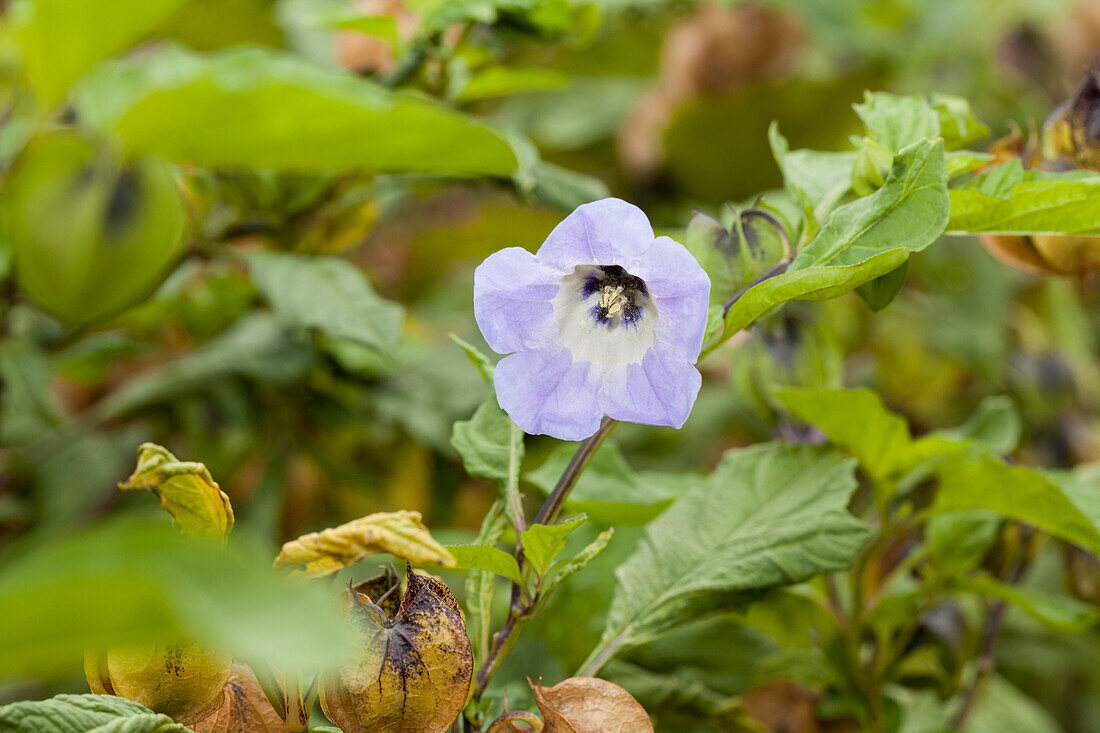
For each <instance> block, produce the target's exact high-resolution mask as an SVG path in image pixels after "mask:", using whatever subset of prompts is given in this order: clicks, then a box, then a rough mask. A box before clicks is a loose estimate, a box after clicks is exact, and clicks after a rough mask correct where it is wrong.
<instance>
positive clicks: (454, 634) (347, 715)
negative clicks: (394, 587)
mask: <svg viewBox="0 0 1100 733" xmlns="http://www.w3.org/2000/svg"><path fill="white" fill-rule="evenodd" d="M372 582H373V581H367V583H372ZM360 585H366V584H360ZM368 595H369V589H368ZM348 616H349V618H350V619H351V620H352V622H353V623H354V624H355V626H356V629H357V631H358V632H359V639H360V644H361V647H360V649H359V652H358V654H357V656H356V658H355V659H354V660H353V661H352V662H349V663H348V664H346V665H345V666H344V667H342V668H341V669H339V670H337V671H335V672H329V673H326V674H324V675H322V678H321V707H322V708H323V709H324V711H325V715H327V716H328V718H329V720H331V721H332V722H333V723H335V724H336V725H338V726H339V727H340V729H341V730H342V731H344V733H443V731H446V730H447V729H448V728H450V726H451V723H453V722H454V720H455V718H456V717H457V716H458V714H459V712H460V711H461V710H462V707H463V705H465V703H466V698H467V695H468V693H469V689H470V680H471V678H472V676H473V666H474V662H473V652H472V650H471V648H470V640H469V638H468V637H467V636H466V627H465V624H464V622H463V620H462V613H461V611H460V610H459V607H458V601H457V600H455V597H454V595H453V594H452V593H451V591H450V589H448V588H447V586H446V585H444V584H443V583H442V582H441V581H439V580H436V579H435V578H432V577H430V576H427V575H422V574H419V573H414V572H413V571H412V568H411V567H409V569H408V572H407V587H406V589H405V594H404V597H403V598H401V605H400V607H399V609H398V612H397V615H396V616H394V617H392V618H390V617H389V616H388V615H387V614H386V613H385V612H384V611H383V610H382V609H381V608H379V607H378V606H376V605H375V604H373V603H371V602H368V601H367V600H366V595H364V594H363V593H360V592H358V591H356V590H355V589H354V588H353V589H352V592H351V593H349V607H348Z"/></svg>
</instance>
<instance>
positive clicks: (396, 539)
mask: <svg viewBox="0 0 1100 733" xmlns="http://www.w3.org/2000/svg"><path fill="white" fill-rule="evenodd" d="M381 553H388V554H390V555H394V556H396V557H399V558H401V559H402V560H405V561H406V562H410V563H413V564H415V565H425V564H429V563H435V564H438V565H443V566H445V567H454V565H455V559H454V558H453V557H452V556H451V553H449V552H447V549H446V548H445V547H443V545H441V544H439V543H438V542H436V541H435V540H434V539H432V536H431V534H430V533H429V532H428V528H427V527H425V526H424V523H423V522H422V521H421V515H420V512H405V511H402V512H380V513H378V514H369V515H367V516H365V517H360V518H359V519H356V520H354V521H351V522H348V523H347V524H342V525H340V526H339V527H333V528H332V529H326V530H323V531H321V532H313V533H311V534H307V535H302V536H301V537H299V538H298V539H296V540H294V541H293V542H287V543H286V544H285V545H283V549H282V551H281V552H280V553H279V556H278V557H277V558H275V566H276V567H292V568H295V574H300V575H308V576H312V577H322V576H325V575H331V574H332V573H335V572H336V571H338V570H341V569H342V568H346V567H348V566H349V565H354V564H355V563H357V562H359V561H360V560H362V559H363V558H365V557H367V556H369V555H377V554H381Z"/></svg>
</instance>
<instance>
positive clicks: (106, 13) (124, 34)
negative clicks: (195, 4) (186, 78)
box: [11, 0, 187, 112]
mask: <svg viewBox="0 0 1100 733" xmlns="http://www.w3.org/2000/svg"><path fill="white" fill-rule="evenodd" d="M186 2H187V0H102V2H94V3H89V2H84V1H83V0H23V2H20V3H18V4H16V5H15V6H14V7H13V8H12V16H11V18H12V21H13V25H14V27H15V38H16V42H17V43H18V45H19V48H20V50H21V51H22V55H23V72H24V74H25V75H26V77H27V80H28V81H29V82H30V84H31V87H32V88H33V89H34V93H35V96H36V97H37V98H38V102H39V104H41V106H42V108H43V111H44V112H48V111H50V110H51V109H52V108H53V107H55V106H57V105H58V104H59V103H60V102H61V101H62V100H63V99H64V97H65V93H66V91H68V89H69V86H70V85H71V84H72V83H73V82H75V81H76V80H77V79H79V78H80V77H81V76H82V75H83V74H84V72H86V71H87V70H88V69H90V68H92V67H93V66H95V65H96V64H97V63H99V62H100V61H103V60H104V59H108V58H110V57H112V56H115V55H117V54H119V53H121V52H123V51H125V50H126V49H128V48H129V47H130V46H132V45H133V44H135V43H137V42H138V41H140V40H142V39H143V38H145V37H146V36H148V35H149V34H150V33H152V32H153V31H155V30H156V29H157V27H158V26H160V25H161V24H162V23H163V22H164V21H165V20H167V19H168V18H169V17H170V16H171V15H172V14H173V13H175V12H176V11H177V10H179V9H180V8H181V7H183V5H185V4H186ZM62 50H63V52H62Z"/></svg>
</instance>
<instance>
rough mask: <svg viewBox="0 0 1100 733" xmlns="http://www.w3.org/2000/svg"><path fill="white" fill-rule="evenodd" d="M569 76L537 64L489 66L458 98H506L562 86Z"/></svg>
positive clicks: (469, 83)
mask: <svg viewBox="0 0 1100 733" xmlns="http://www.w3.org/2000/svg"><path fill="white" fill-rule="evenodd" d="M568 84H569V77H568V76H566V75H565V74H563V73H561V72H560V71H554V70H553V69H542V68H538V67H529V68H522V67H514V66H490V67H489V68H487V69H484V70H483V71H479V72H477V73H475V74H474V75H473V76H472V77H471V78H470V81H469V82H467V83H466V86H464V87H463V88H462V91H461V92H460V93H459V95H458V101H460V102H469V101H472V100H475V99H489V98H492V97H505V96H507V95H509V94H516V93H519V92H532V91H544V90H547V89H561V88H562V87H564V86H566V85H568Z"/></svg>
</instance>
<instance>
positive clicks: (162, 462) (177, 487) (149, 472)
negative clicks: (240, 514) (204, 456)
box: [118, 443, 233, 540]
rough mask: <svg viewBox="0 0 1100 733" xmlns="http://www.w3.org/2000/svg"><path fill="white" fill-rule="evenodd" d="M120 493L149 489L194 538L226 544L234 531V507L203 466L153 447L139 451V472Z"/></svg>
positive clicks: (163, 449) (180, 525)
mask: <svg viewBox="0 0 1100 733" xmlns="http://www.w3.org/2000/svg"><path fill="white" fill-rule="evenodd" d="M118 487H119V488H120V489H148V490H149V491H151V492H153V494H154V495H155V496H156V497H157V498H158V499H160V505H161V507H163V508H164V509H165V511H167V512H168V513H169V514H171V515H172V518H173V519H175V520H176V524H177V525H178V526H179V528H180V529H182V530H183V531H184V532H186V533H187V534H189V535H192V536H194V537H209V538H211V539H219V540H224V539H225V538H226V537H228V536H229V532H230V530H232V529H233V505H232V504H230V503H229V497H228V496H226V495H225V493H224V492H222V490H221V488H220V487H219V486H218V484H217V483H216V482H215V481H214V479H213V477H211V476H210V471H208V470H206V466H204V465H203V464H201V463H191V462H188V461H180V460H179V459H177V458H176V457H175V456H174V455H172V454H171V453H169V452H168V450H167V449H165V448H162V447H161V446H159V445H156V444H154V443H143V444H142V445H141V447H140V448H138V459H137V468H136V469H135V470H134V473H133V475H132V476H130V478H128V479H126V480H125V481H123V482H122V483H120V484H119V485H118Z"/></svg>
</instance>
